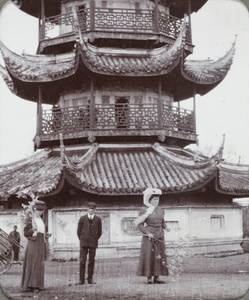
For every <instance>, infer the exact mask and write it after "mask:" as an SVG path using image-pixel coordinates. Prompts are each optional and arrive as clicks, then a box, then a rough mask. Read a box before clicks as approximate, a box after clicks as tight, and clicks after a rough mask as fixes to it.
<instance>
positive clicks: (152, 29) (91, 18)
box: [45, 7, 191, 42]
mask: <svg viewBox="0 0 249 300" xmlns="http://www.w3.org/2000/svg"><path fill="white" fill-rule="evenodd" d="M77 16H78V20H77V22H76V20H75V19H74V17H73V14H72V13H68V14H64V15H63V14H62V15H58V16H53V17H50V18H47V19H45V36H46V37H47V38H50V37H51V36H50V32H51V30H54V29H55V28H56V27H57V29H58V32H57V35H58V36H60V35H61V34H65V33H70V32H74V31H75V30H76V28H77V26H79V29H80V30H81V33H82V34H84V33H87V32H90V31H106V32H124V33H125V32H129V33H150V34H163V35H165V36H166V37H169V38H173V39H176V38H177V37H178V35H179V32H180V30H181V27H182V24H183V20H181V19H178V18H176V17H173V16H171V15H167V14H165V13H163V12H160V11H159V14H158V17H157V18H156V17H155V13H154V11H153V10H148V9H139V10H135V9H115V8H113V9H108V8H97V7H93V8H85V9H84V10H83V9H81V10H79V11H78V14H77ZM59 31H60V32H59ZM186 40H187V42H191V37H190V30H189V24H187V29H186Z"/></svg>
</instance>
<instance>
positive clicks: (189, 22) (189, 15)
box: [188, 0, 192, 44]
mask: <svg viewBox="0 0 249 300" xmlns="http://www.w3.org/2000/svg"><path fill="white" fill-rule="evenodd" d="M188 25H189V28H188V34H189V41H190V43H191V44H192V30H191V0H188Z"/></svg>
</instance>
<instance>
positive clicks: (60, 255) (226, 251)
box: [49, 240, 243, 261]
mask: <svg viewBox="0 0 249 300" xmlns="http://www.w3.org/2000/svg"><path fill="white" fill-rule="evenodd" d="M240 243H241V240H223V241H210V240H202V241H201V240H195V241H192V242H191V243H190V244H189V245H188V246H186V248H188V250H189V251H190V253H189V255H190V256H199V255H205V256H221V255H224V256H226V255H231V254H239V253H242V252H243V249H242V248H241V245H240ZM169 246H170V247H173V248H175V247H176V244H175V243H174V242H170V243H169ZM180 252H181V251H180V250H179V253H180ZM139 253H140V242H139V243H132V244H128V243H127V244H126V245H120V244H116V245H115V244H113V245H100V246H99V247H98V249H97V252H96V259H105V258H114V259H115V258H122V257H138V256H139ZM78 258H79V248H54V249H53V253H51V255H50V257H49V259H50V260H53V259H54V260H66V261H68V260H77V259H78Z"/></svg>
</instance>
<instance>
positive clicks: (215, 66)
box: [182, 43, 235, 84]
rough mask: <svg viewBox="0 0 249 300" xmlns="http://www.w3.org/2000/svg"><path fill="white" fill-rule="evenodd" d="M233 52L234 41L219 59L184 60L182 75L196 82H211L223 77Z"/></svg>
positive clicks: (228, 67)
mask: <svg viewBox="0 0 249 300" xmlns="http://www.w3.org/2000/svg"><path fill="white" fill-rule="evenodd" d="M234 53H235V43H233V45H232V47H231V48H230V50H229V51H228V52H227V53H226V54H225V55H224V56H223V57H221V58H220V59H218V60H216V61H213V60H203V61H200V60H187V59H186V60H185V61H184V63H183V70H182V75H183V76H184V77H185V78H186V79H188V80H189V81H193V82H195V83H198V84H213V83H217V82H219V81H221V80H223V79H224V77H225V76H226V75H227V72H228V71H229V69H230V67H231V65H232V62H233V56H234Z"/></svg>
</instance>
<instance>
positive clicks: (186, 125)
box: [42, 103, 195, 135]
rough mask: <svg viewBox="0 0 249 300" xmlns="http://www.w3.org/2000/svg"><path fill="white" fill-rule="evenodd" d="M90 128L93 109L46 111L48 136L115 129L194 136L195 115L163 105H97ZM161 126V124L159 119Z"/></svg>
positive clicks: (44, 120) (88, 107) (44, 122)
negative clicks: (165, 131) (60, 133)
mask: <svg viewBox="0 0 249 300" xmlns="http://www.w3.org/2000/svg"><path fill="white" fill-rule="evenodd" d="M93 114H94V116H93V118H92V120H93V121H92V122H93V125H92V126H91V125H90V121H91V120H90V106H89V105H85V106H77V107H68V108H64V109H60V108H54V109H53V110H44V111H43V116H42V134H44V135H49V134H54V133H58V132H60V131H63V132H67V133H73V132H76V131H85V130H89V129H92V130H96V129H97V130H115V129H132V130H134V129H135V130H140V129H171V130H173V131H182V132H189V133H195V122H194V113H193V112H192V111H190V110H186V109H179V108H177V107H171V106H168V105H165V104H162V109H159V107H158V104H157V103H155V104H129V103H116V104H108V103H106V104H96V105H95V110H94V112H93ZM160 119H161V121H162V124H161V125H160V122H159V120H160Z"/></svg>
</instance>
